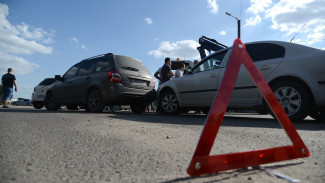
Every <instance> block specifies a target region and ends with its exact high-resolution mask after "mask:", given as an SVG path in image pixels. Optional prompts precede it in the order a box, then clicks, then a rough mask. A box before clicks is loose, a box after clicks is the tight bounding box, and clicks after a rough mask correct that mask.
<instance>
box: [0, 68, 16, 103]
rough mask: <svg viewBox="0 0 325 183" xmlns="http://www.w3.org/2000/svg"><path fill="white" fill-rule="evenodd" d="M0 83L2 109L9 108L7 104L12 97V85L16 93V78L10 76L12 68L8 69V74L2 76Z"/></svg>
mask: <svg viewBox="0 0 325 183" xmlns="http://www.w3.org/2000/svg"><path fill="white" fill-rule="evenodd" d="M1 83H2V88H3V91H2V92H3V96H2V100H3V105H2V107H3V108H9V107H8V106H7V103H8V101H9V99H10V97H11V96H12V92H13V85H15V91H16V92H17V83H16V77H15V75H13V74H12V68H9V69H8V73H7V74H5V75H3V76H2V79H1Z"/></svg>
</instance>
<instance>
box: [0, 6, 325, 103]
mask: <svg viewBox="0 0 325 183" xmlns="http://www.w3.org/2000/svg"><path fill="white" fill-rule="evenodd" d="M226 11H227V12H230V13H231V14H232V15H233V16H235V17H238V18H240V19H241V21H242V24H241V25H242V32H241V35H242V36H241V39H242V41H243V42H252V41H260V40H281V41H290V40H291V38H292V37H293V36H294V35H295V33H296V32H297V31H298V30H299V29H300V28H301V27H302V26H303V25H304V24H305V26H304V28H303V29H302V30H301V31H300V33H299V34H298V35H297V36H296V38H295V40H294V42H296V43H299V44H303V45H308V46H313V47H316V48H320V49H324V48H325V1H324V0H299V1H297V0H277V1H274V0H120V1H113V0H69V1H63V0H56V1H53V0H0V74H1V75H3V74H5V73H6V70H7V69H8V67H12V68H13V69H14V74H15V75H16V78H17V83H18V92H17V93H14V98H17V97H24V98H30V97H31V94H32V92H33V88H34V86H36V85H37V84H38V83H39V82H40V81H41V80H43V79H44V78H47V77H54V75H56V74H60V75H63V74H64V73H65V72H66V71H67V69H69V68H70V67H71V66H72V65H74V64H75V63H77V62H79V61H81V60H82V59H85V58H89V57H92V56H96V55H99V54H104V53H109V52H111V53H114V54H120V55H127V56H131V57H134V58H137V59H139V60H141V61H142V62H143V63H144V64H145V65H146V66H147V67H148V69H149V70H150V71H151V73H152V74H154V72H155V71H156V70H157V69H158V68H159V67H160V66H162V64H163V60H164V58H165V57H167V56H168V57H171V58H172V59H176V58H177V57H179V58H181V59H184V58H185V59H188V60H194V59H198V58H199V53H198V51H197V50H196V47H197V46H198V43H197V41H198V39H199V37H200V36H202V35H205V36H207V37H210V38H214V39H216V40H218V41H219V42H221V43H223V44H226V45H228V46H231V45H232V43H233V41H234V39H235V38H236V36H237V22H236V20H235V19H233V18H231V17H229V16H227V15H225V12H226Z"/></svg>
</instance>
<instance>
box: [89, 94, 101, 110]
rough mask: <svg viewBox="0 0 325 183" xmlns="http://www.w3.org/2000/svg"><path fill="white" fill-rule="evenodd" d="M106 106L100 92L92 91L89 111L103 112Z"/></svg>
mask: <svg viewBox="0 0 325 183" xmlns="http://www.w3.org/2000/svg"><path fill="white" fill-rule="evenodd" d="M103 110H104V105H103V104H102V97H101V95H100V93H99V91H98V90H91V91H90V92H89V94H88V105H87V111H89V112H102V111H103Z"/></svg>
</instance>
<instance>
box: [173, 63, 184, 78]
mask: <svg viewBox="0 0 325 183" xmlns="http://www.w3.org/2000/svg"><path fill="white" fill-rule="evenodd" d="M184 70H185V64H182V65H181V66H180V68H178V69H177V70H176V71H175V78H179V77H182V76H183V73H182V72H183V71H184Z"/></svg>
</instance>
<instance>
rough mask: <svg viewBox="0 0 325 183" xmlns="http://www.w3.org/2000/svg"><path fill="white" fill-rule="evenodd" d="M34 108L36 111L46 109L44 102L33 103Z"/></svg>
mask: <svg viewBox="0 0 325 183" xmlns="http://www.w3.org/2000/svg"><path fill="white" fill-rule="evenodd" d="M33 107H34V108H35V109H42V108H43V107H44V104H43V102H33Z"/></svg>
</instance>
